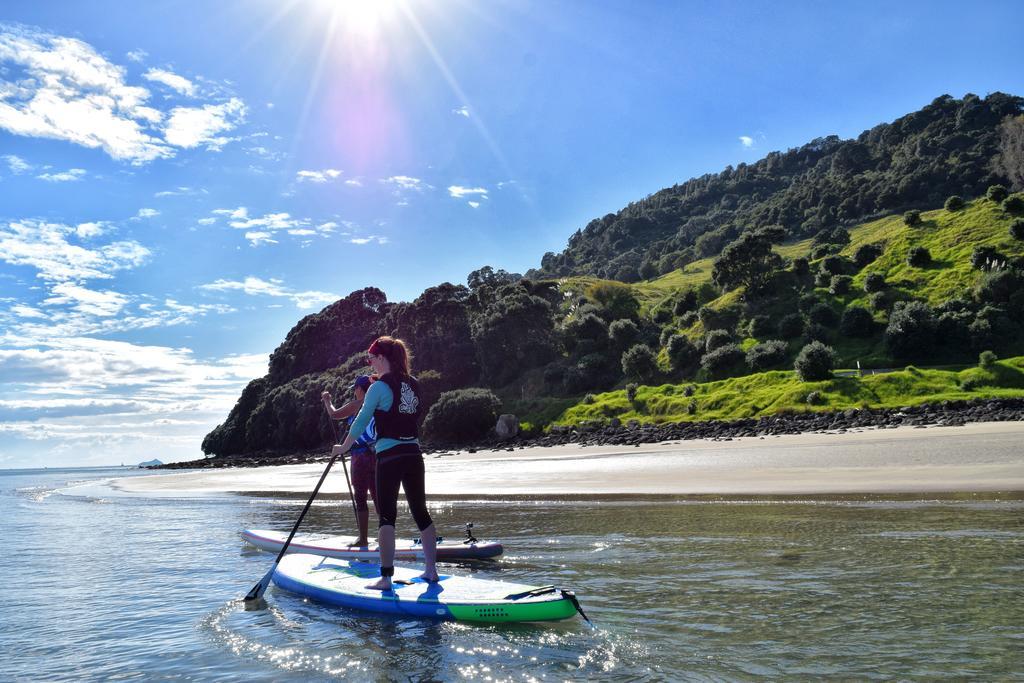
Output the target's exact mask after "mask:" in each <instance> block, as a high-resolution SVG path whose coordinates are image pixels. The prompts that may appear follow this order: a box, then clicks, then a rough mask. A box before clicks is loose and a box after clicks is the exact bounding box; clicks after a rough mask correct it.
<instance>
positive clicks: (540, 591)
mask: <svg viewBox="0 0 1024 683" xmlns="http://www.w3.org/2000/svg"><path fill="white" fill-rule="evenodd" d="M557 590H558V588H556V587H555V586H541V587H540V588H531V589H530V590H528V591H523V592H522V593H512V594H510V595H506V596H505V597H504V599H505V600H519V599H520V598H532V597H534V596H537V595H545V594H547V593H554V592H555V591H557Z"/></svg>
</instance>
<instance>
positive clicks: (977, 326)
mask: <svg viewBox="0 0 1024 683" xmlns="http://www.w3.org/2000/svg"><path fill="white" fill-rule="evenodd" d="M967 334H968V335H969V337H970V340H971V341H970V343H971V349H973V350H974V351H981V350H982V349H990V348H992V347H993V346H995V343H996V335H995V333H994V332H993V330H992V323H990V322H989V321H988V320H985V319H984V318H978V319H977V320H975V321H974V322H972V323H971V324H970V325H968V326H967Z"/></svg>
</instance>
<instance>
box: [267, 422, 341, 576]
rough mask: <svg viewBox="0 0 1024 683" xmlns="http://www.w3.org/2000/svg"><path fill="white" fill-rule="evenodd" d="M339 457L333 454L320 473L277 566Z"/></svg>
mask: <svg viewBox="0 0 1024 683" xmlns="http://www.w3.org/2000/svg"><path fill="white" fill-rule="evenodd" d="M335 435H337V432H335ZM339 455H341V462H342V463H344V462H345V456H344V454H339ZM337 458H338V456H337V455H332V456H331V459H330V460H328V461H327V467H326V468H325V469H324V473H323V474H321V475H320V481H318V482H317V483H316V487H315V488H314V489H313V495H311V496H310V497H309V500H307V501H306V507H304V508H302V514H301V515H299V520H298V521H297V522H295V526H293V527H292V532H291V533H290V534H288V540H287V541H285V542H284V546H283V547H282V548H281V552H279V553H278V554H277V559H276V560H274V566H275V567H276V566H277V563H278V562H280V561H281V558H282V557H284V554H285V553H286V552H288V546H289V545H291V543H292V539H293V538H295V532H296V531H298V530H299V525H300V524H302V519H303V518H304V517H305V516H306V513H307V512H309V508H310V507H312V505H313V499H314V498H316V494H318V493H320V487H321V486H323V484H324V479H326V478H327V473H328V472H330V471H331V466H332V465H333V464H334V461H335V460H337Z"/></svg>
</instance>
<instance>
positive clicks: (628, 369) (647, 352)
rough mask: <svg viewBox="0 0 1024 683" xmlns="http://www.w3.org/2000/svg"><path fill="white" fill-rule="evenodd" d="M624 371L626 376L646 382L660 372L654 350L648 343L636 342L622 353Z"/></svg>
mask: <svg viewBox="0 0 1024 683" xmlns="http://www.w3.org/2000/svg"><path fill="white" fill-rule="evenodd" d="M622 372H623V373H625V375H626V377H628V378H630V379H635V380H638V381H640V382H646V381H648V380H650V379H651V378H652V377H654V376H655V374H657V372H658V361H657V357H656V356H655V355H654V351H652V350H651V347H650V346H647V345H646V344H636V345H635V346H633V347H631V348H630V349H629V350H628V351H626V352H625V353H624V354H622Z"/></svg>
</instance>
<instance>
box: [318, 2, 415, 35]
mask: <svg viewBox="0 0 1024 683" xmlns="http://www.w3.org/2000/svg"><path fill="white" fill-rule="evenodd" d="M398 4H399V3H398V0H316V5H317V7H318V8H319V9H320V10H321V11H322V12H325V13H326V14H328V15H329V17H330V21H331V22H332V23H334V24H335V26H336V27H337V29H338V30H339V32H341V33H343V34H347V35H349V36H359V37H364V38H369V37H373V36H376V35H377V34H379V33H381V32H382V31H383V30H384V29H385V28H386V27H387V26H388V25H389V24H390V23H391V22H392V21H393V20H394V18H395V16H396V14H397V13H398Z"/></svg>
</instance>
